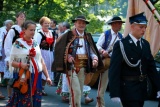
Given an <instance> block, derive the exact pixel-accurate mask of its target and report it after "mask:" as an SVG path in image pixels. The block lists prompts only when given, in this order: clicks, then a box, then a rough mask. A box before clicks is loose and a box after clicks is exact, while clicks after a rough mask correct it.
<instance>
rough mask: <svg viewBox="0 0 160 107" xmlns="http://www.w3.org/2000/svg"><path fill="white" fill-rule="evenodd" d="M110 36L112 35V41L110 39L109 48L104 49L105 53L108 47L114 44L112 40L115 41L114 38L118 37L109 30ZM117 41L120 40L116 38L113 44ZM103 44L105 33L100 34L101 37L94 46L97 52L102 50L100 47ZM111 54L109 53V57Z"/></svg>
mask: <svg viewBox="0 0 160 107" xmlns="http://www.w3.org/2000/svg"><path fill="white" fill-rule="evenodd" d="M111 35H112V39H111V42H110V43H109V46H108V48H107V49H106V51H108V50H109V47H110V46H111V45H112V43H113V42H114V40H115V38H116V36H117V35H118V33H117V34H116V33H115V32H114V31H113V30H112V29H111ZM117 40H120V38H119V37H117V38H116V40H115V42H114V43H116V41H117ZM104 42H105V33H102V34H101V36H100V37H99V39H98V41H97V44H96V46H97V48H98V51H100V50H102V49H103V48H102V45H103V44H104ZM111 54H112V52H111V53H110V56H111Z"/></svg>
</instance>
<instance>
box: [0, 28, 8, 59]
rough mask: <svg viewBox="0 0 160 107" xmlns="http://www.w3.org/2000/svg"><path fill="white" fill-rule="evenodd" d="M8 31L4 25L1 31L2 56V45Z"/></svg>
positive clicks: (0, 50) (0, 47)
mask: <svg viewBox="0 0 160 107" xmlns="http://www.w3.org/2000/svg"><path fill="white" fill-rule="evenodd" d="M6 33H7V30H6V27H2V28H1V31H0V56H2V48H3V47H2V45H3V40H4V36H5V35H6Z"/></svg>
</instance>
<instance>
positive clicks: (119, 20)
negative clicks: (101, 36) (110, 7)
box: [108, 16, 125, 25]
mask: <svg viewBox="0 0 160 107" xmlns="http://www.w3.org/2000/svg"><path fill="white" fill-rule="evenodd" d="M114 22H122V23H125V22H124V21H122V19H121V18H120V17H118V16H115V17H113V18H112V19H110V20H109V21H108V24H109V25H110V24H112V23H114Z"/></svg>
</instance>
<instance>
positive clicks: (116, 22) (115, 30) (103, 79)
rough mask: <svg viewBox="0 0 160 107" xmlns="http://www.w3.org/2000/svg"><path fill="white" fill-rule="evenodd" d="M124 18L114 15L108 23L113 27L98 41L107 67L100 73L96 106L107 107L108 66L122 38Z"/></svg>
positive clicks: (98, 46) (99, 49)
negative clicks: (115, 47) (118, 41)
mask: <svg viewBox="0 0 160 107" xmlns="http://www.w3.org/2000/svg"><path fill="white" fill-rule="evenodd" d="M122 23H124V21H122V19H121V18H120V17H118V16H114V17H113V18H112V19H111V20H110V21H109V22H108V24H109V25H111V29H109V30H107V31H105V32H104V33H102V35H101V36H100V37H99V39H98V42H97V44H96V45H97V48H98V51H99V53H100V54H101V57H102V60H103V64H104V65H105V68H104V69H103V73H100V77H99V84H98V92H97V105H96V107H105V101H104V94H105V91H106V88H107V84H108V68H109V64H110V57H111V55H112V49H113V46H114V44H115V42H116V41H117V40H120V39H122V34H121V33H119V31H120V30H121V27H122Z"/></svg>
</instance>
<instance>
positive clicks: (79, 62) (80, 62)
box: [74, 54, 88, 68]
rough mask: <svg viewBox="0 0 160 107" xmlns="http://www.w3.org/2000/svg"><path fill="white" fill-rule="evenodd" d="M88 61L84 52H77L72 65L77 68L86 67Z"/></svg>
mask: <svg viewBox="0 0 160 107" xmlns="http://www.w3.org/2000/svg"><path fill="white" fill-rule="evenodd" d="M87 62H88V56H87V55H86V54H77V55H76V58H75V64H74V66H75V67H76V68H77V67H78V68H82V67H86V66H87Z"/></svg>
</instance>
